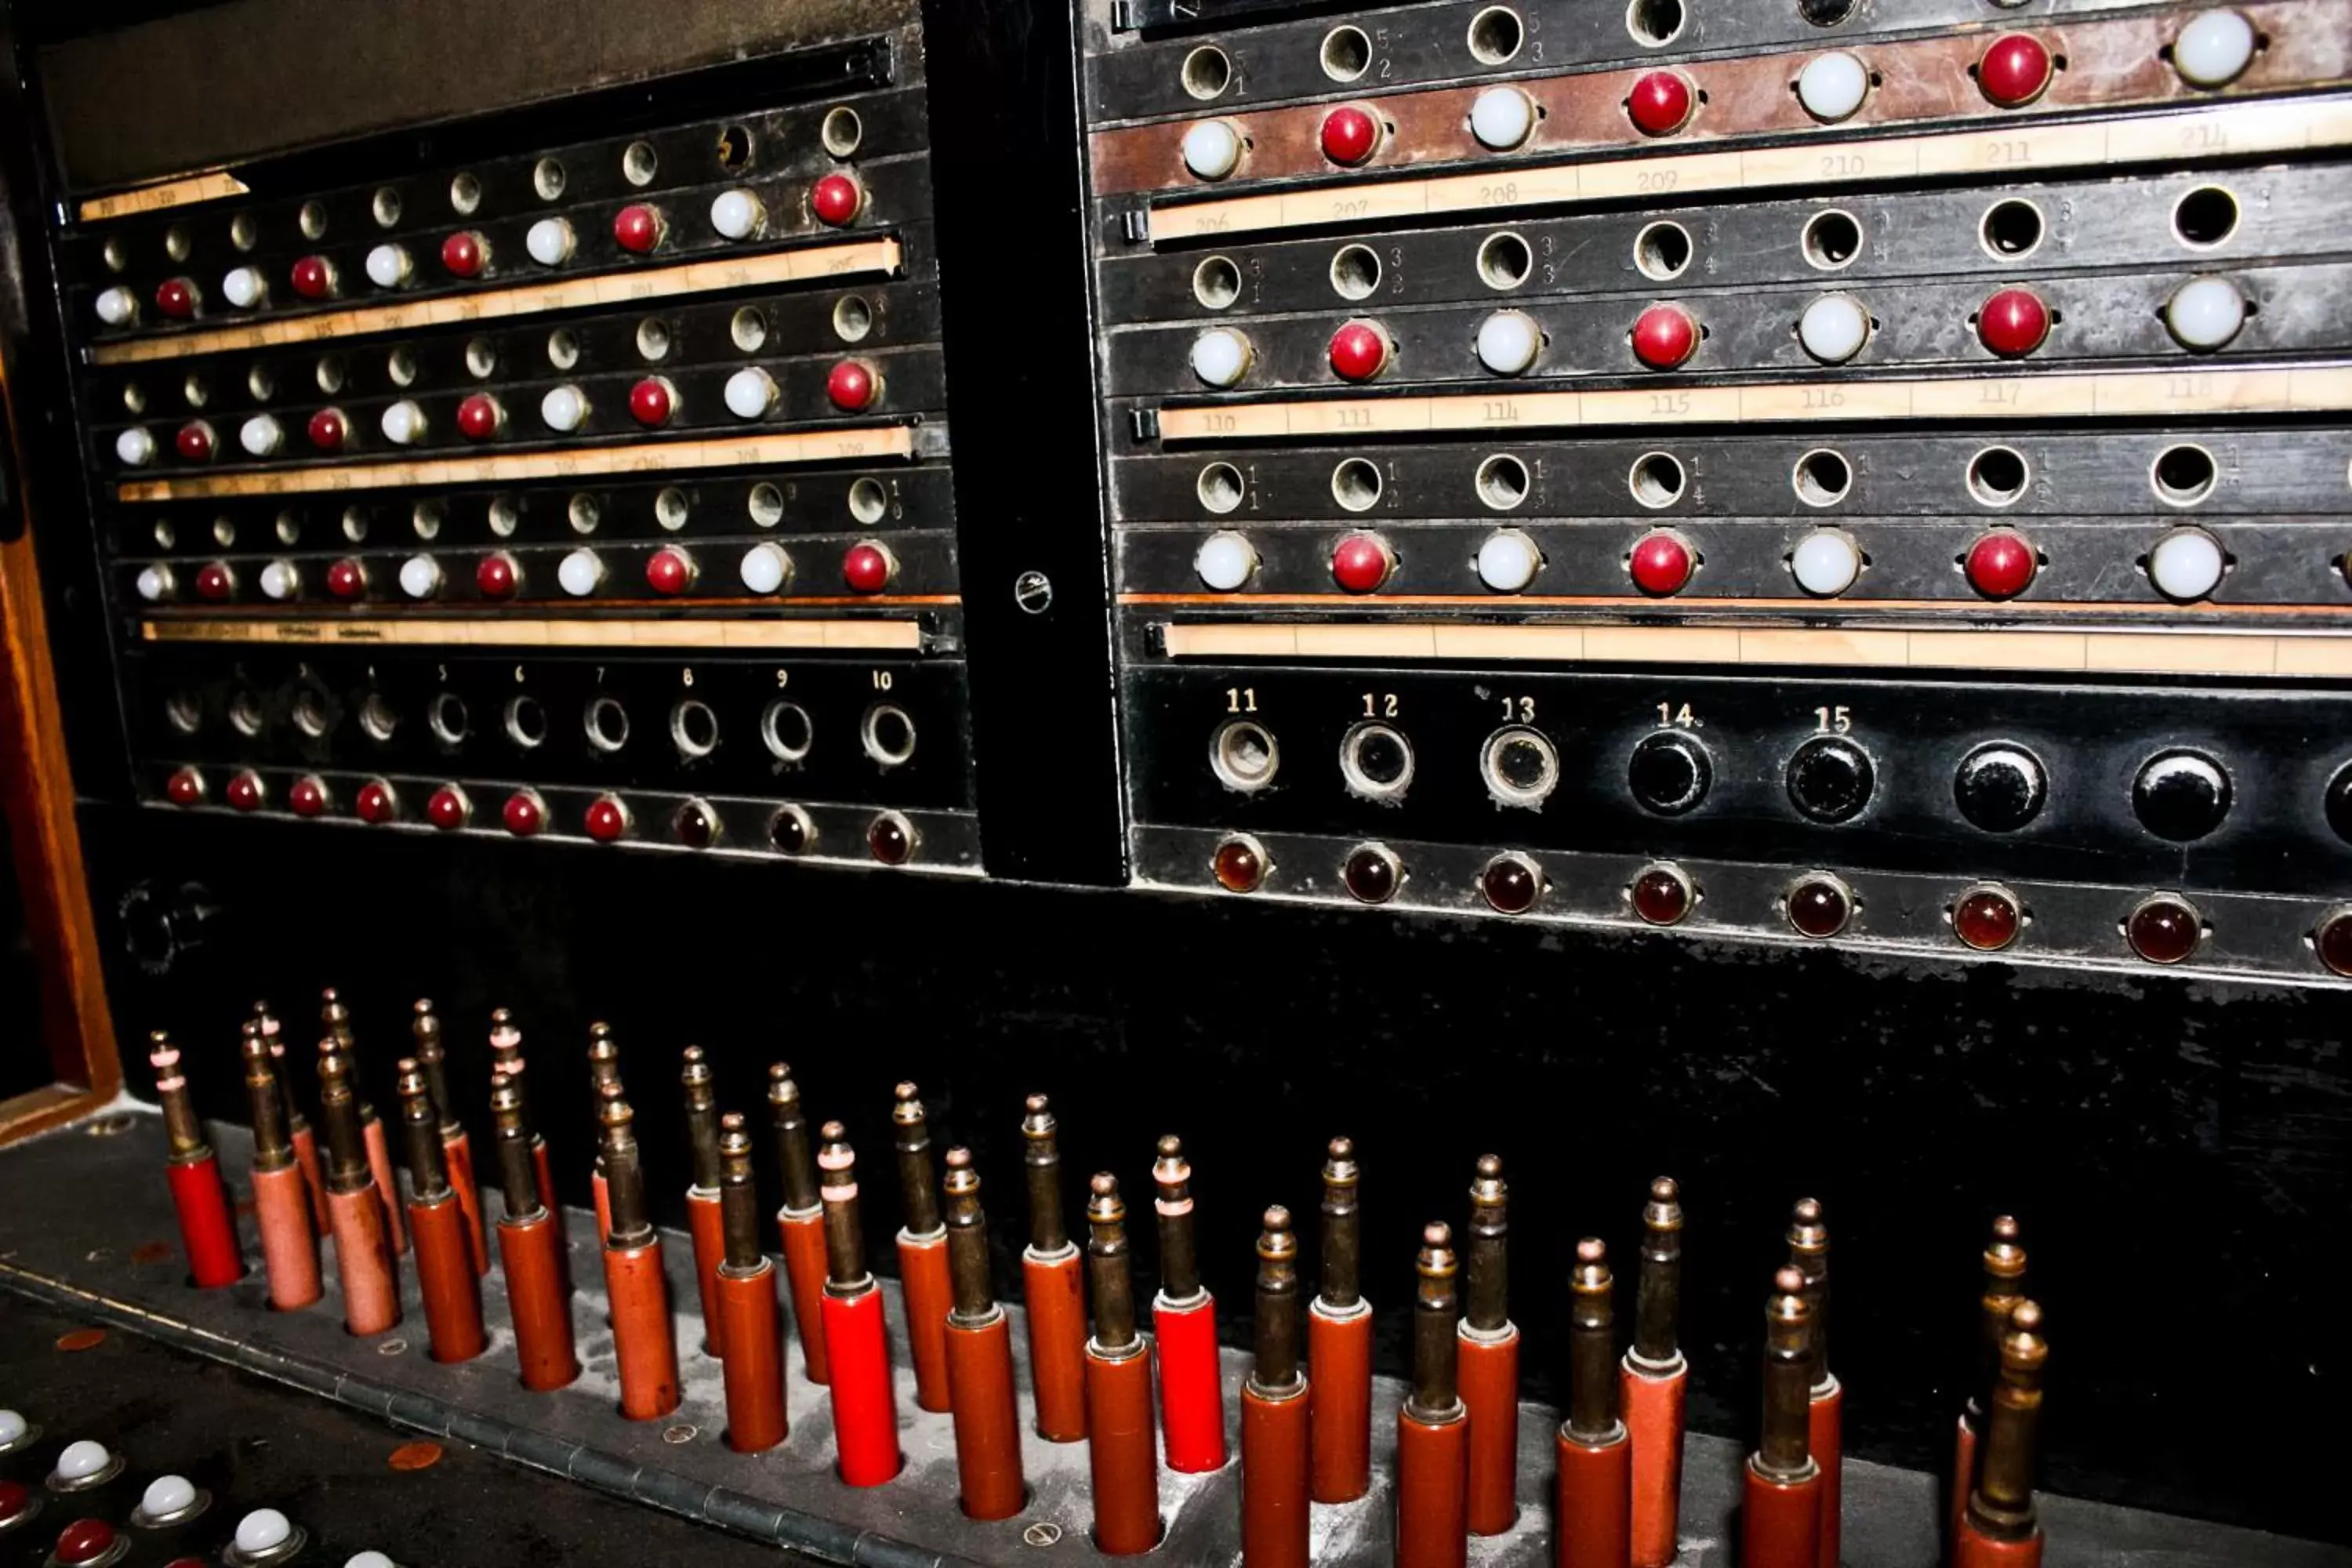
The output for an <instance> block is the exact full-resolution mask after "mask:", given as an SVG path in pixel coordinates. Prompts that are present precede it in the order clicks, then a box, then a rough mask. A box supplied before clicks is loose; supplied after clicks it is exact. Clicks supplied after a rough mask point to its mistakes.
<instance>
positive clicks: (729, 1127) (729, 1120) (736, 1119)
mask: <svg viewBox="0 0 2352 1568" xmlns="http://www.w3.org/2000/svg"><path fill="white" fill-rule="evenodd" d="M743 1126H744V1123H743V1113H742V1112H741V1111H740V1110H730V1111H729V1112H727V1114H726V1115H724V1116H721V1117H720V1118H719V1136H720V1137H722V1138H724V1137H725V1136H726V1135H727V1134H729V1133H730V1132H739V1133H742V1135H743V1136H744V1137H745V1138H747V1139H748V1138H750V1137H751V1134H750V1133H748V1132H744V1131H743Z"/></svg>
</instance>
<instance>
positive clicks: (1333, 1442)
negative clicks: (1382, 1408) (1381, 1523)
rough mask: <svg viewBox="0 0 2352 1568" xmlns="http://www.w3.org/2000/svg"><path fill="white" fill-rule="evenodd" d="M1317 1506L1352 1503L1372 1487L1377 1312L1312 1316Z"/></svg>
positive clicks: (1312, 1312)
mask: <svg viewBox="0 0 2352 1568" xmlns="http://www.w3.org/2000/svg"><path fill="white" fill-rule="evenodd" d="M1307 1372H1308V1375H1309V1377H1310V1379H1311V1383H1312V1387H1311V1390H1310V1392H1309V1393H1308V1395H1307V1397H1308V1399H1309V1400H1310V1401H1311V1405H1312V1408H1311V1410H1310V1413H1309V1415H1308V1424H1309V1426H1312V1428H1313V1438H1312V1441H1313V1451H1314V1476H1313V1485H1314V1489H1315V1500H1316V1501H1317V1502H1353V1501H1355V1500H1357V1499H1358V1498H1360V1497H1361V1496H1363V1495H1364V1494H1365V1493H1366V1492H1368V1491H1370V1489H1371V1486H1372V1309H1371V1307H1370V1304H1368V1303H1367V1302H1365V1301H1363V1300H1358V1301H1357V1302H1356V1305H1355V1308H1354V1310H1351V1311H1348V1312H1345V1313H1337V1314H1335V1313H1333V1312H1331V1311H1330V1310H1328V1309H1326V1308H1325V1306H1324V1305H1323V1302H1322V1300H1321V1299H1320V1298H1318V1299H1317V1300H1316V1302H1315V1304H1314V1305H1313V1306H1312V1307H1310V1308H1309V1309H1308V1310H1307Z"/></svg>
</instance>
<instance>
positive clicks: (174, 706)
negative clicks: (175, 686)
mask: <svg viewBox="0 0 2352 1568" xmlns="http://www.w3.org/2000/svg"><path fill="white" fill-rule="evenodd" d="M163 717H164V719H165V720H166V721H169V722H170V724H171V726H172V728H173V729H174V730H177V731H179V732H180V733H181V734H183V735H193V734H194V733H195V732H196V728H197V726H198V725H200V724H202V723H203V722H204V719H205V710H204V705H203V704H202V703H201V702H199V701H197V700H196V695H195V693H194V692H193V691H174V692H173V693H172V695H171V696H169V697H167V698H165V699H164V700H163Z"/></svg>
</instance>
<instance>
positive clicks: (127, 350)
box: [89, 237, 902, 365]
mask: <svg viewBox="0 0 2352 1568" xmlns="http://www.w3.org/2000/svg"><path fill="white" fill-rule="evenodd" d="M901 258H902V252H901V251H900V249H899V246H898V240H897V239H896V238H895V237H890V238H883V239H858V240H847V241H844V242H843V243H840V244H837V245H816V246H803V247H800V248H798V249H796V250H776V251H770V252H769V253H768V254H766V255H764V256H719V257H713V258H708V259H705V260H701V261H689V262H688V263H686V264H685V265H684V266H681V267H662V268H652V269H650V270H644V271H625V272H603V273H597V274H594V275H593V276H588V277H578V278H552V279H541V280H540V281H538V282H534V283H524V284H520V285H518V286H516V287H514V288H511V289H487V290H485V291H483V292H480V293H474V294H446V295H440V296H436V297H435V298H432V299H426V300H406V301H393V302H389V303H385V304H381V305H354V306H352V307H350V308H349V309H346V310H329V311H326V312H324V313H323V314H318V315H308V316H286V317H281V318H278V319H276V320H271V321H254V322H250V323H247V324H243V325H238V326H232V327H215V328H212V329H209V330H206V331H189V332H170V333H164V334H161V335H158V336H154V337H145V338H131V339H126V340H122V341H119V342H104V343H100V344H98V345H96V346H95V347H93V348H92V349H91V350H90V351H89V359H90V363H92V364H98V365H110V364H138V363H144V362H146V361H149V360H166V359H187V358H191V357H193V356H194V355H197V354H210V353H228V352H230V351H232V350H236V351H248V352H249V351H251V350H255V349H274V348H284V347H287V346H289V345H290V344H300V343H320V342H331V341H333V340H335V339H338V338H352V337H360V336H362V335H364V334H367V333H372V332H411V331H424V330H425V329H426V328H428V327H448V326H457V325H461V324H463V323H466V322H471V321H509V320H511V319H513V318H515V317H518V316H535V315H541V314H543V313H545V312H547V311H550V310H581V309H583V308H584V307H588V306H594V305H630V304H641V303H644V302H646V301H647V300H674V299H678V298H681V297H684V296H688V295H694V294H709V293H717V292H720V291H723V290H726V289H759V288H774V287H778V286H781V285H783V284H786V283H805V282H808V281H809V280H811V279H823V278H848V277H855V276H858V275H861V274H864V273H868V272H879V273H883V274H885V275H893V274H896V273H897V272H898V268H899V266H900V262H901Z"/></svg>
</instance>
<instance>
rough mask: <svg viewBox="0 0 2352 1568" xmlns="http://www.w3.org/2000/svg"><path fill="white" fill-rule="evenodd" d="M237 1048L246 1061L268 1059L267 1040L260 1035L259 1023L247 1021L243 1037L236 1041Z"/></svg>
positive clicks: (264, 1060)
mask: <svg viewBox="0 0 2352 1568" xmlns="http://www.w3.org/2000/svg"><path fill="white" fill-rule="evenodd" d="M237 1049H238V1050H239V1051H240V1052H242V1053H243V1054H244V1056H245V1058H246V1059H247V1060H248V1061H257V1062H266V1061H268V1059H269V1042H268V1040H265V1039H263V1038H262V1037H261V1026H260V1025H258V1024H255V1023H247V1025H246V1026H245V1031H244V1037H243V1038H242V1039H240V1040H238V1041H237Z"/></svg>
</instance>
